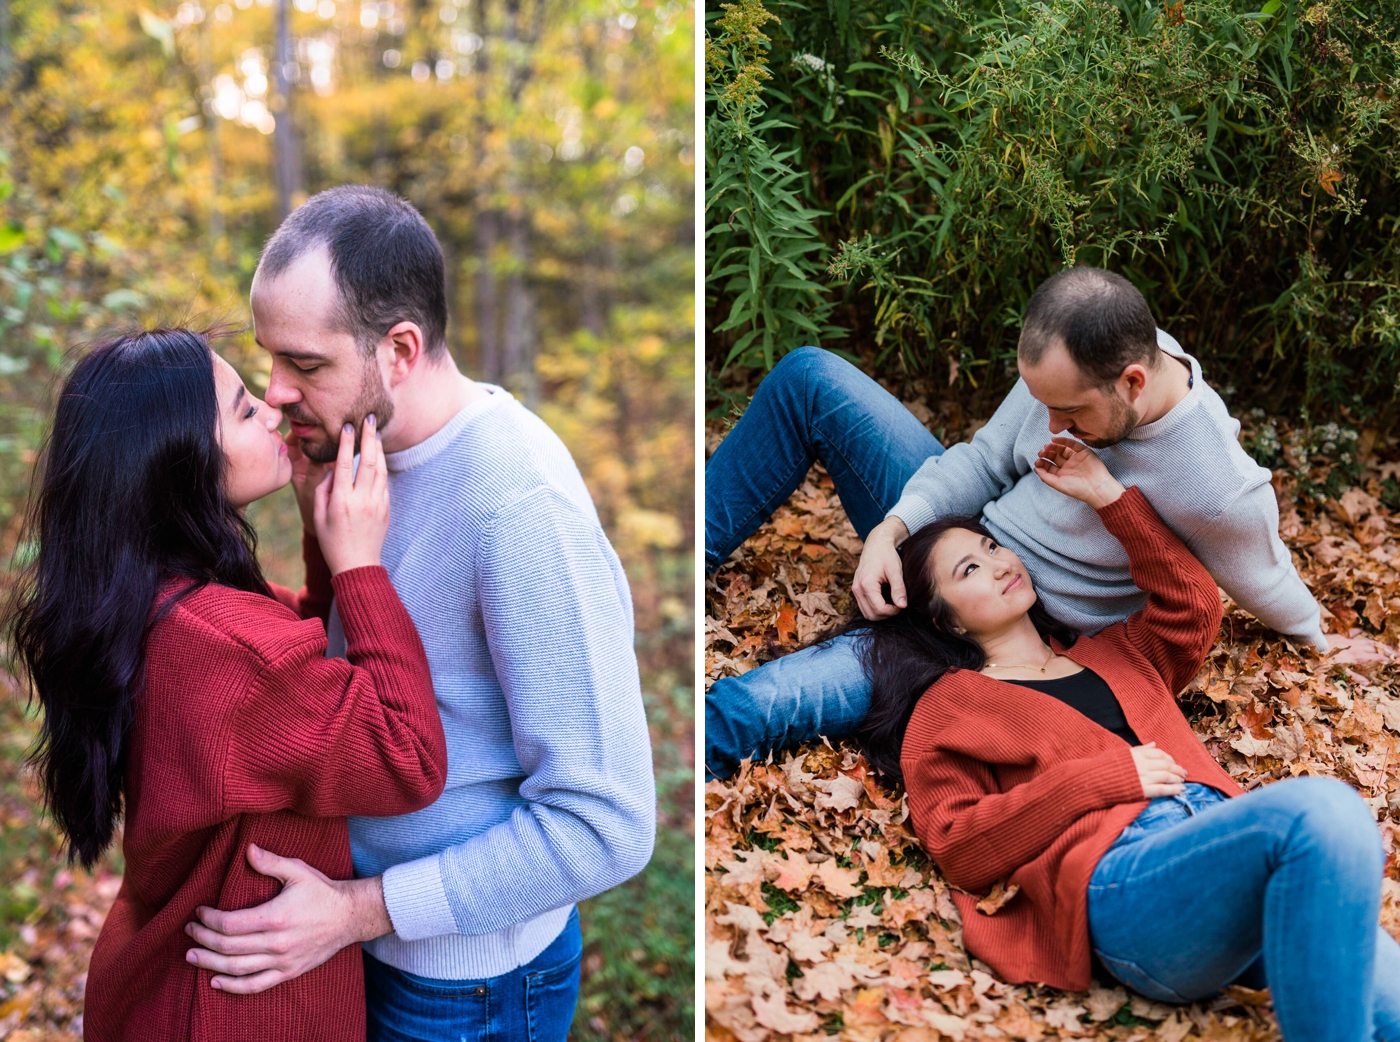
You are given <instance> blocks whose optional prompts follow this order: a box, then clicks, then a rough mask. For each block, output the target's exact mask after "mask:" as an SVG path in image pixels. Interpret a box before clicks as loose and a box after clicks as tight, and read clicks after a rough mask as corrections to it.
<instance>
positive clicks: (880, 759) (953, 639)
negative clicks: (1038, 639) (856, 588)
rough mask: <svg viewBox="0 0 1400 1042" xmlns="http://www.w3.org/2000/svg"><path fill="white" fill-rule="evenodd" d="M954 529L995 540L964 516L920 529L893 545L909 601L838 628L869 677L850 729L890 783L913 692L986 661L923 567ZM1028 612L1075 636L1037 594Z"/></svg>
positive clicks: (1039, 625) (1068, 640) (1058, 632)
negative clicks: (865, 707)
mask: <svg viewBox="0 0 1400 1042" xmlns="http://www.w3.org/2000/svg"><path fill="white" fill-rule="evenodd" d="M955 528H961V529H965V530H967V531H969V532H976V533H977V534H978V535H982V536H986V537H987V538H988V539H992V540H994V541H995V539H996V537H995V536H993V535H992V534H991V533H990V532H988V531H987V529H986V528H985V527H983V525H982V524H981V523H980V522H978V521H977V520H976V519H975V518H970V517H945V518H941V519H940V520H938V521H935V522H933V523H932V524H930V525H926V526H925V527H923V528H921V529H919V530H918V531H917V532H915V533H914V534H913V535H911V536H910V537H909V538H908V539H906V540H905V541H904V543H903V544H902V545H901V546H900V548H899V552H900V557H901V559H902V562H903V573H904V592H905V595H906V597H907V598H908V605H909V606H908V607H907V608H905V609H903V610H902V611H901V612H900V613H899V614H898V615H893V616H891V617H889V618H887V619H877V620H875V621H874V622H870V621H867V620H865V619H858V620H856V621H855V622H853V623H851V624H849V625H848V626H846V627H845V629H844V631H843V632H846V633H851V634H854V635H855V636H856V637H857V647H858V648H859V653H860V657H861V663H862V665H863V666H864V668H865V675H866V676H867V677H868V678H869V680H870V710H869V712H867V713H866V714H865V719H864V720H862V721H861V725H860V727H859V729H858V730H857V731H856V740H857V741H858V742H859V744H860V747H861V751H862V752H864V753H865V758H866V760H868V761H869V762H870V764H871V766H873V767H874V768H875V769H876V770H878V771H879V772H880V773H881V774H883V775H885V776H886V777H888V778H891V779H893V780H894V781H897V782H903V780H904V774H903V772H902V771H901V770H900V768H899V752H900V748H901V746H903V744H904V732H905V730H906V729H907V728H908V727H909V718H910V717H911V716H913V715H914V707H915V706H916V705H917V704H918V702H919V696H921V695H922V694H923V693H924V692H925V691H927V690H928V688H929V687H930V685H932V684H933V683H934V682H935V681H936V680H938V679H939V678H940V677H942V676H943V674H944V673H947V672H948V671H949V670H953V669H972V670H980V669H982V668H983V667H984V666H985V665H986V664H987V653H986V652H985V651H983V650H982V645H981V644H978V643H977V641H975V640H974V639H972V638H971V637H969V636H967V635H966V634H961V633H958V632H957V630H956V628H955V627H956V623H955V620H954V618H953V610H952V608H950V607H949V606H948V602H947V601H945V600H944V599H943V598H942V597H941V596H939V594H938V589H937V586H936V585H935V584H934V581H933V569H932V568H930V567H929V558H930V557H931V556H932V554H933V548H934V547H935V546H936V545H937V544H938V541H939V540H940V539H942V538H943V536H944V534H945V533H947V532H949V531H951V530H952V529H955ZM1030 617H1031V622H1033V623H1034V624H1035V628H1036V630H1038V631H1039V633H1040V635H1041V636H1042V637H1054V638H1055V639H1056V640H1058V641H1059V642H1060V643H1061V644H1064V645H1070V644H1073V643H1074V640H1075V636H1076V634H1075V632H1074V631H1073V630H1072V629H1070V628H1069V627H1068V626H1066V625H1065V624H1064V623H1062V622H1060V621H1058V620H1057V619H1055V618H1054V617H1053V616H1052V615H1051V614H1050V613H1049V612H1048V611H1047V610H1046V609H1045V607H1044V605H1042V604H1041V603H1040V598H1038V597H1037V598H1036V601H1035V604H1034V605H1032V607H1031V610H1030Z"/></svg>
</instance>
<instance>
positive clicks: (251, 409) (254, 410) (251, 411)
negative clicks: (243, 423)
mask: <svg viewBox="0 0 1400 1042" xmlns="http://www.w3.org/2000/svg"><path fill="white" fill-rule="evenodd" d="M257 414H258V407H257V406H256V405H250V406H248V408H247V410H246V411H245V412H244V413H243V418H244V419H245V420H251V419H252V418H253V417H254V416H256V415H257Z"/></svg>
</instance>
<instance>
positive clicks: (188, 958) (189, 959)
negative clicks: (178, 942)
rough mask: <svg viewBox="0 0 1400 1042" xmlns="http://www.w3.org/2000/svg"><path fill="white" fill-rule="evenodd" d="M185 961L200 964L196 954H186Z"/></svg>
mask: <svg viewBox="0 0 1400 1042" xmlns="http://www.w3.org/2000/svg"><path fill="white" fill-rule="evenodd" d="M185 961H186V962H193V963H198V962H199V958H198V956H196V955H195V953H194V952H185Z"/></svg>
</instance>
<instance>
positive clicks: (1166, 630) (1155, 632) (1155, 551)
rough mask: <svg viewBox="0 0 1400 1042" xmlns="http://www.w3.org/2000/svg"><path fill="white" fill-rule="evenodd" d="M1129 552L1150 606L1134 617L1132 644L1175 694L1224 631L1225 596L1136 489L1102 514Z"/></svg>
mask: <svg viewBox="0 0 1400 1042" xmlns="http://www.w3.org/2000/svg"><path fill="white" fill-rule="evenodd" d="M1098 513H1099V517H1100V518H1102V519H1103V523H1104V527H1105V528H1107V529H1108V530H1109V532H1111V533H1112V534H1113V535H1114V536H1115V537H1116V538H1117V539H1118V541H1119V542H1120V543H1122V544H1123V549H1124V550H1126V551H1127V552H1128V570H1129V572H1130V573H1131V574H1132V577H1133V582H1135V583H1136V584H1137V586H1138V588H1139V589H1140V590H1142V591H1143V592H1145V593H1146V594H1147V604H1146V606H1144V607H1143V608H1142V609H1141V610H1140V611H1136V612H1134V613H1133V614H1132V615H1130V616H1129V617H1128V621H1127V623H1126V628H1127V636H1128V640H1129V641H1130V642H1131V643H1132V644H1133V646H1134V647H1136V648H1137V649H1138V650H1139V651H1141V652H1142V653H1143V655H1145V656H1146V657H1147V660H1148V661H1149V662H1151V663H1152V666H1153V668H1154V669H1156V670H1157V672H1158V674H1160V675H1161V677H1162V680H1163V681H1164V682H1165V683H1166V685H1167V688H1168V689H1169V690H1170V691H1171V692H1172V693H1173V694H1175V693H1176V692H1178V691H1180V690H1181V689H1182V688H1183V687H1185V686H1186V684H1187V683H1188V682H1189V681H1190V680H1191V678H1192V677H1193V676H1195V675H1196V671H1197V670H1198V669H1200V668H1201V662H1202V660H1203V659H1204V658H1205V656H1206V652H1208V651H1209V650H1210V646H1211V645H1212V644H1213V643H1214V642H1215V635H1216V633H1217V632H1218V631H1219V629H1220V619H1221V614H1222V613H1221V608H1220V595H1219V593H1217V592H1216V587H1215V580H1214V579H1212V578H1211V575H1210V573H1209V572H1208V571H1206V568H1205V565H1203V564H1201V562H1200V561H1198V560H1196V558H1195V556H1194V555H1193V554H1192V553H1191V551H1190V550H1189V549H1187V547H1186V544H1185V543H1183V542H1182V541H1181V540H1180V539H1178V538H1177V537H1176V534H1175V533H1174V532H1172V530H1171V529H1170V528H1168V527H1167V525H1166V522H1164V521H1163V520H1162V519H1161V518H1160V517H1158V516H1157V511H1155V510H1153V509H1152V504H1150V503H1149V502H1148V501H1147V497H1146V496H1144V495H1143V494H1142V491H1141V490H1140V489H1139V488H1137V486H1133V487H1132V488H1129V489H1127V490H1126V491H1125V492H1124V493H1123V494H1122V495H1121V496H1119V497H1118V499H1117V500H1115V501H1114V502H1113V503H1110V504H1109V505H1108V506H1106V507H1104V508H1103V509H1102V510H1100V511H1099V512H1098Z"/></svg>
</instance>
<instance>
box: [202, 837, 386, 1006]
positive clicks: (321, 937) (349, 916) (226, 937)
mask: <svg viewBox="0 0 1400 1042" xmlns="http://www.w3.org/2000/svg"><path fill="white" fill-rule="evenodd" d="M248 863H249V864H250V865H252V866H253V869H254V871H257V872H260V873H262V874H263V875H266V876H272V877H273V878H275V879H280V880H281V881H282V892H281V893H280V894H278V895H277V896H276V897H274V898H273V899H272V900H271V901H267V902H265V903H263V904H260V905H257V906H255V907H253V908H244V909H242V910H241V911H237V912H221V911H219V910H218V909H217V908H206V907H200V908H198V909H196V910H195V914H196V915H197V916H198V917H199V922H192V923H189V924H187V925H186V926H185V932H186V933H187V934H189V935H190V936H191V937H192V938H194V940H195V941H196V942H197V943H198V944H200V945H202V947H199V948H191V949H190V951H189V954H188V955H187V958H188V959H189V961H190V962H191V963H193V964H194V965H196V966H198V967H199V968H200V969H204V970H210V971H212V972H213V973H215V974H216V976H215V977H214V978H213V980H211V981H210V985H211V986H212V987H214V988H217V989H219V990H220V991H226V992H229V993H230V994H234V995H252V994H256V993H257V992H260V991H266V990H267V989H268V988H271V987H273V986H274V985H277V984H281V983H282V982H283V981H287V980H291V979H293V978H294V977H300V976H301V975H302V974H303V973H305V972H306V971H307V970H311V969H315V968H316V967H317V966H320V965H321V964H322V963H323V962H325V961H326V960H327V959H329V958H330V957H331V956H332V955H334V954H335V953H336V952H338V951H340V949H342V948H344V947H345V946H347V945H350V944H354V943H355V942H357V941H368V940H372V939H373V938H375V937H381V936H383V935H384V934H386V933H390V932H391V931H392V930H393V928H394V926H393V923H391V922H390V921H389V913H388V911H387V909H386V908H385V907H384V889H383V887H382V886H381V884H380V877H379V876H374V877H372V878H370V879H347V880H343V881H341V880H334V879H330V878H328V877H326V876H325V875H324V874H322V873H321V872H318V871H317V870H316V869H314V868H312V867H311V866H310V865H308V864H307V863H306V862H304V861H300V860H298V859H297V858H284V857H278V856H277V855H276V854H271V853H269V852H268V851H266V850H262V849H260V848H259V847H256V846H253V845H252V844H249V846H248Z"/></svg>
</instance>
